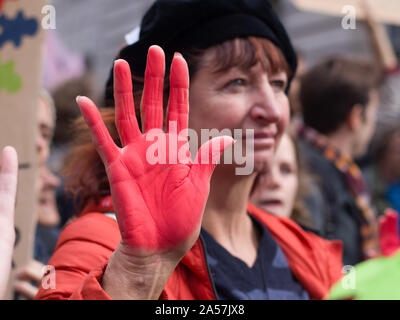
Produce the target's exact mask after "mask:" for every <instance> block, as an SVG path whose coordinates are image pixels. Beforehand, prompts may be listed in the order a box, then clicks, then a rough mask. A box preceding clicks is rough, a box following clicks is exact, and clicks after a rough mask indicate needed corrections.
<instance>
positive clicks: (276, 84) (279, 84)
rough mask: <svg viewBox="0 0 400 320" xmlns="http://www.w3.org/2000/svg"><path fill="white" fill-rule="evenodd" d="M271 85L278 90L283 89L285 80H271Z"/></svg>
mask: <svg viewBox="0 0 400 320" xmlns="http://www.w3.org/2000/svg"><path fill="white" fill-rule="evenodd" d="M271 85H272V86H273V87H274V88H276V89H278V90H285V88H286V81H284V80H272V81H271Z"/></svg>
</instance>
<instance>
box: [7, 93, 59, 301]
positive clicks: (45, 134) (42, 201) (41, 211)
mask: <svg viewBox="0 0 400 320" xmlns="http://www.w3.org/2000/svg"><path fill="white" fill-rule="evenodd" d="M37 114H38V118H37V121H38V122H37V123H38V135H37V138H36V151H37V152H36V155H37V164H38V168H37V171H38V175H37V180H36V186H35V188H36V193H37V199H38V202H37V207H36V209H37V224H36V230H35V242H34V250H33V251H34V252H33V259H32V260H31V261H30V262H29V263H28V264H27V265H26V266H24V267H21V268H20V269H19V270H17V272H16V276H17V278H16V281H15V282H14V290H15V292H16V293H17V294H20V295H22V296H24V297H25V298H28V299H33V298H34V296H35V295H36V293H37V290H38V286H39V283H40V280H41V278H42V276H43V274H42V272H43V267H44V266H45V265H46V264H47V262H48V260H49V259H50V257H51V255H52V254H53V251H54V248H55V246H56V242H57V240H58V237H59V234H60V228H59V224H60V216H59V214H58V209H57V204H56V198H55V196H56V189H57V187H58V186H59V184H60V180H59V178H58V177H57V176H56V175H54V174H53V173H52V172H51V171H50V170H49V168H48V166H47V161H48V158H49V154H50V144H51V140H52V137H53V132H54V126H55V117H56V116H55V107H54V103H53V100H52V98H51V96H50V95H49V94H48V93H47V92H46V91H44V90H42V91H41V93H40V103H39V106H38V113H37Z"/></svg>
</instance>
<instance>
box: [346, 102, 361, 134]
mask: <svg viewBox="0 0 400 320" xmlns="http://www.w3.org/2000/svg"><path fill="white" fill-rule="evenodd" d="M363 122H364V121H363V106H362V105H361V104H356V105H354V107H353V108H352V109H351V111H350V113H349V115H348V116H347V120H346V124H347V128H348V129H349V130H350V131H352V132H354V131H357V130H358V129H360V127H361V126H362V125H363Z"/></svg>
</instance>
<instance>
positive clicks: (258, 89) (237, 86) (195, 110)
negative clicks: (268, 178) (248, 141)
mask: <svg viewBox="0 0 400 320" xmlns="http://www.w3.org/2000/svg"><path fill="white" fill-rule="evenodd" d="M204 61H206V62H207V55H206V56H205V58H204ZM204 65H205V66H204V67H203V68H201V69H200V70H199V71H198V72H197V73H196V75H195V76H194V78H193V79H192V81H191V84H190V116H189V127H190V128H191V129H194V130H195V131H196V132H197V134H198V136H199V137H200V132H201V129H217V130H218V131H221V130H223V129H229V130H230V131H231V132H232V133H233V132H234V131H233V130H234V129H241V130H242V131H243V133H245V132H246V129H253V130H254V140H253V141H254V153H253V152H251V154H250V155H249V154H248V153H247V154H246V158H248V157H250V156H251V157H252V156H254V170H255V171H257V172H260V171H261V172H262V171H265V170H266V168H267V167H268V164H269V163H270V162H271V160H272V157H273V155H274V152H275V150H276V147H277V145H278V142H279V140H280V137H281V136H282V133H283V132H284V130H285V128H286V126H287V124H288V121H289V103H288V98H287V96H286V94H285V88H286V84H287V75H286V73H285V72H283V71H282V72H278V73H276V74H272V75H268V74H267V73H266V72H265V71H264V70H263V68H262V67H261V64H260V63H258V64H256V65H254V66H253V67H251V68H249V69H247V70H244V69H241V68H238V67H232V68H231V69H229V70H227V71H225V72H220V73H215V72H214V71H213V69H212V68H211V67H208V66H207V63H204ZM235 139H236V137H235ZM199 143H200V142H199ZM236 143H240V141H237V142H236ZM243 149H245V147H243ZM234 163H235V161H234Z"/></svg>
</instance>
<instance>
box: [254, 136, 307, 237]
mask: <svg viewBox="0 0 400 320" xmlns="http://www.w3.org/2000/svg"><path fill="white" fill-rule="evenodd" d="M308 178H309V177H308V176H307V174H306V170H305V168H304V166H303V165H302V164H301V163H300V157H299V151H298V148H297V146H296V143H295V141H294V139H293V137H291V136H290V135H289V133H285V134H284V135H283V137H282V140H281V142H280V143H279V147H278V148H277V150H276V153H275V155H274V160H273V162H272V164H271V166H270V168H269V169H267V171H266V172H263V173H260V174H258V176H257V178H256V181H255V182H254V186H253V190H252V194H251V197H250V201H251V202H252V203H253V204H255V205H256V206H257V207H259V208H261V209H263V210H264V211H265V212H268V213H272V214H275V215H277V216H279V217H283V218H291V219H293V220H294V221H296V222H297V223H298V224H299V225H300V226H302V227H303V228H307V229H310V230H311V229H313V228H314V223H313V220H312V217H311V216H310V213H309V211H308V210H307V207H306V204H305V203H304V201H303V198H304V196H305V195H306V194H307V191H306V190H305V188H306V186H305V179H308Z"/></svg>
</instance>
